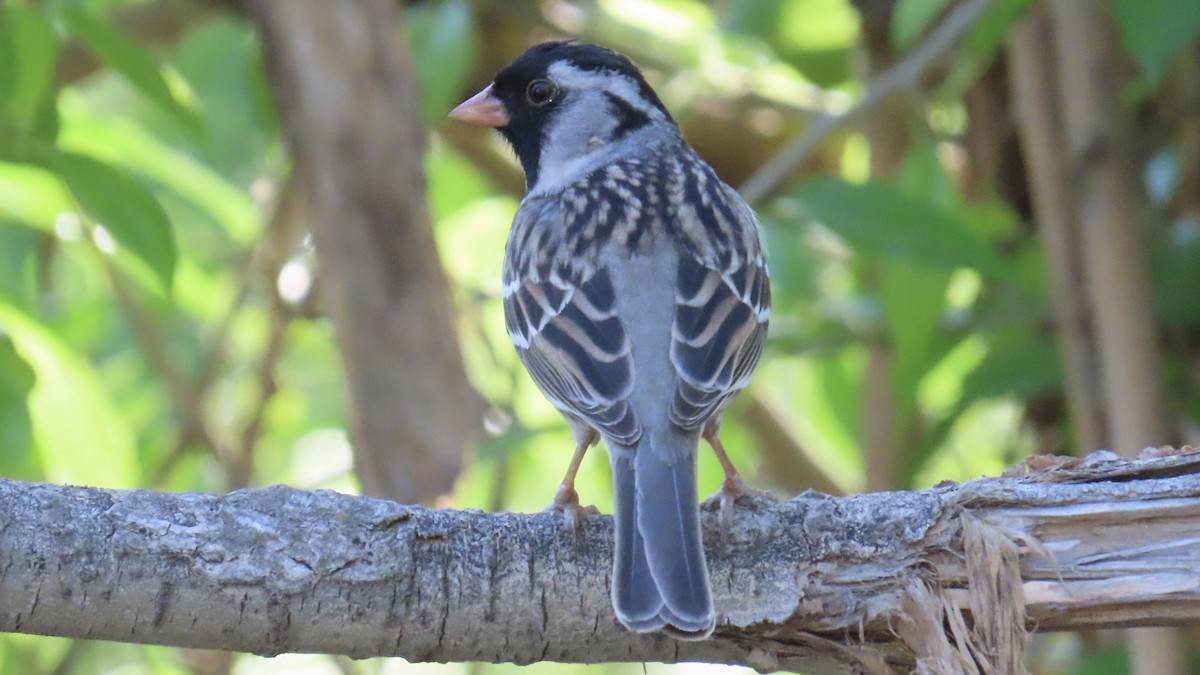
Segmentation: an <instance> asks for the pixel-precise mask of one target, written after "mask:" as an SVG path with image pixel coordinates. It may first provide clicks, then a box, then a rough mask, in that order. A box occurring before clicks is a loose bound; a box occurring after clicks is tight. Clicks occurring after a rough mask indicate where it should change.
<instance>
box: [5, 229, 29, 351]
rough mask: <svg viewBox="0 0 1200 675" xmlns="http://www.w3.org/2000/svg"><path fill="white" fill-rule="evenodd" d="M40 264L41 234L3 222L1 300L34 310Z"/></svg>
mask: <svg viewBox="0 0 1200 675" xmlns="http://www.w3.org/2000/svg"><path fill="white" fill-rule="evenodd" d="M36 261H37V234H36V233H35V232H33V230H30V229H29V228H27V227H22V226H20V225H18V224H17V223H13V222H12V221H5V220H0V297H3V298H7V299H8V300H9V302H12V303H14V304H16V305H19V306H22V307H32V306H33V304H34V300H35V297H36V296H35V294H36V290H35V288H36V280H35V278H34V272H35V269H36ZM0 371H2V369H0Z"/></svg>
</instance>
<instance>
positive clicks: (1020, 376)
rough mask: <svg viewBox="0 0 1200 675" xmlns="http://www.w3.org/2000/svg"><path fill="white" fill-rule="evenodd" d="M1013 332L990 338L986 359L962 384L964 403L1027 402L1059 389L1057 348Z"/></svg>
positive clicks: (1042, 338) (1025, 332) (1045, 340)
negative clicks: (1014, 399)
mask: <svg viewBox="0 0 1200 675" xmlns="http://www.w3.org/2000/svg"><path fill="white" fill-rule="evenodd" d="M1030 330H1031V329H1027V328H1015V329H1013V330H1008V331H1004V332H1002V333H999V334H997V335H995V336H994V337H993V339H992V340H991V345H990V346H989V348H988V352H987V356H985V357H984V358H983V362H981V363H980V364H979V367H978V368H976V369H975V370H973V371H972V372H971V374H970V375H967V377H966V379H965V380H963V389H962V400H963V403H964V404H965V403H971V402H974V401H978V400H980V399H988V398H998V397H1004V396H1012V397H1017V398H1027V397H1030V396H1034V395H1037V394H1042V393H1045V392H1048V391H1053V390H1054V389H1057V388H1059V387H1061V386H1062V381H1063V374H1062V360H1061V358H1060V357H1059V353H1058V345H1057V344H1055V342H1054V339H1053V338H1052V337H1050V336H1049V335H1045V334H1041V333H1038V334H1031V332H1030Z"/></svg>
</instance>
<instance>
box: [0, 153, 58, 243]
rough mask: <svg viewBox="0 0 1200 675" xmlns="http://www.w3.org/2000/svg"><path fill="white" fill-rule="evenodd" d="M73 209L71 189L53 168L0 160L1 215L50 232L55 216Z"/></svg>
mask: <svg viewBox="0 0 1200 675" xmlns="http://www.w3.org/2000/svg"><path fill="white" fill-rule="evenodd" d="M74 210H75V204H74V202H72V201H71V193H70V192H69V191H68V190H67V189H66V186H64V185H63V182H62V181H61V180H59V178H58V176H56V175H54V173H53V172H51V171H49V170H47V169H44V168H42V167H37V166H30V165H27V164H7V163H4V162H0V217H7V218H11V219H13V220H16V221H18V222H20V223H21V224H23V225H26V226H28V227H34V228H37V229H39V230H43V231H46V232H53V231H54V221H55V219H56V218H58V216H59V215H60V214H62V213H64V212H67V211H74Z"/></svg>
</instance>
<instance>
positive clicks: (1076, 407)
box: [1008, 5, 1107, 453]
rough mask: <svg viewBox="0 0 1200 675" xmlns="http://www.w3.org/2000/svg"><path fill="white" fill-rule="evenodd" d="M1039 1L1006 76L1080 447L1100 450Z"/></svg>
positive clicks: (1094, 363) (1092, 367)
mask: <svg viewBox="0 0 1200 675" xmlns="http://www.w3.org/2000/svg"><path fill="white" fill-rule="evenodd" d="M1050 40H1051V36H1050V23H1049V19H1048V17H1047V16H1046V12H1045V8H1044V6H1041V5H1038V6H1035V7H1033V8H1031V9H1030V11H1029V15H1028V16H1027V17H1025V19H1024V20H1022V21H1020V22H1018V23H1017V25H1016V26H1015V27H1014V28H1013V31H1012V33H1011V34H1010V35H1009V41H1008V47H1009V49H1008V54H1009V77H1010V82H1011V86H1012V89H1013V98H1014V99H1015V101H1014V103H1015V107H1016V113H1017V118H1018V119H1017V123H1018V124H1019V125H1020V129H1021V133H1020V139H1021V150H1022V154H1023V155H1024V158H1025V165H1026V167H1027V169H1028V171H1029V177H1030V183H1031V192H1032V196H1033V210H1034V220H1035V221H1036V223H1037V227H1038V232H1039V234H1040V235H1041V238H1042V243H1043V246H1044V247H1045V250H1046V262H1047V265H1048V267H1049V275H1050V285H1051V294H1052V297H1053V300H1054V321H1055V330H1056V332H1057V334H1058V337H1059V344H1060V348H1061V350H1062V359H1063V366H1064V371H1065V373H1066V398H1067V406H1068V408H1069V410H1070V415H1071V421H1072V422H1073V425H1074V428H1075V435H1076V438H1077V440H1078V443H1079V446H1080V449H1081V450H1082V451H1083V452H1084V453H1087V452H1091V451H1093V450H1096V449H1098V448H1102V447H1105V446H1106V445H1107V444H1106V442H1105V438H1106V434H1105V416H1104V401H1103V398H1102V396H1101V393H1100V392H1101V388H1100V381H1099V380H1100V373H1101V371H1100V364H1099V362H1098V359H1097V355H1096V351H1095V344H1094V343H1093V341H1092V336H1093V330H1092V325H1091V317H1090V310H1089V306H1088V301H1087V295H1086V288H1085V287H1084V274H1083V259H1082V254H1081V248H1080V245H1081V242H1080V241H1079V228H1078V225H1077V224H1076V222H1075V215H1074V214H1073V213H1072V211H1071V209H1072V204H1071V202H1070V199H1069V197H1068V195H1069V193H1070V191H1069V190H1068V189H1067V174H1066V167H1065V166H1064V162H1065V159H1066V155H1065V152H1064V150H1065V149H1064V148H1063V141H1062V139H1063V131H1062V123H1061V122H1060V120H1059V118H1058V110H1059V107H1060V101H1059V100H1058V91H1059V88H1058V84H1057V82H1056V81H1055V74H1054V72H1053V64H1054V53H1053V49H1052V48H1051V42H1050Z"/></svg>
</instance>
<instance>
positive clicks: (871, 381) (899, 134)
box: [858, 2, 912, 492]
mask: <svg viewBox="0 0 1200 675" xmlns="http://www.w3.org/2000/svg"><path fill="white" fill-rule="evenodd" d="M894 4H895V3H891V2H886V3H868V2H862V3H858V7H859V11H860V12H861V13H862V19H863V21H862V33H863V43H862V49H861V54H860V57H861V59H862V66H861V67H862V70H863V71H864V73H863V74H864V76H865V77H864V78H863V79H864V80H870V79H871V78H873V77H874V76H876V75H877V74H879V73H882V72H889V68H891V67H892V66H893V65H894V61H895V55H894V54H893V52H892V47H891V38H890V35H889V26H890V25H891V19H892V9H893V7H894ZM910 119H911V106H910V105H909V102H908V101H907V100H906V98H905V96H904V93H903V92H898V93H893V94H892V95H891V96H888V97H886V98H883V99H881V100H880V101H879V105H877V106H874V107H872V108H871V109H869V110H867V111H866V113H865V114H864V116H863V125H862V130H863V134H864V135H865V136H866V137H867V141H868V142H869V143H870V146H871V175H872V176H873V177H876V178H878V177H881V176H886V175H888V174H890V173H892V172H893V171H895V170H896V169H897V168H898V167H899V166H900V164H901V163H903V161H904V156H905V154H906V153H907V152H908V148H909V146H910V145H911V143H912V140H911V137H910V136H911V134H910V129H909V121H910ZM876 271H878V270H875V269H869V270H867V271H866V274H865V275H864V276H865V277H866V278H867V283H870V282H871V281H872V280H876V281H877V280H878V279H879V277H880V276H881V275H879V274H875V273H874V272H876ZM875 285H876V286H877V287H878V286H879V284H878V283H877V284H875ZM892 352H893V350H892V346H891V345H890V344H887V343H885V342H876V343H873V344H871V345H870V355H869V357H868V360H867V373H866V379H865V380H864V382H863V405H862V442H863V454H864V455H865V457H866V466H867V485H866V487H867V490H868V491H871V492H875V491H879V490H888V489H893V488H896V487H898V486H899V484H900V482H901V477H902V476H903V475H904V474H905V462H904V454H903V447H902V445H901V437H902V432H901V430H902V428H903V427H904V420H903V419H902V417H903V415H902V414H901V411H900V406H899V402H898V401H897V400H896V392H895V391H894V384H893V383H894V378H893V374H894V372H895V358H894V354H893V353H892Z"/></svg>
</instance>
